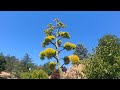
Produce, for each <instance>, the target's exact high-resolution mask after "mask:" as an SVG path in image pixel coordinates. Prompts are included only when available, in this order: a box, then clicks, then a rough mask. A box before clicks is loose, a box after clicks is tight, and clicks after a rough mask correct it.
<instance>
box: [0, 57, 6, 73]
mask: <svg viewBox="0 0 120 90" xmlns="http://www.w3.org/2000/svg"><path fill="white" fill-rule="evenodd" d="M5 64H6V61H5V58H4V56H2V55H0V73H1V71H4V70H5Z"/></svg>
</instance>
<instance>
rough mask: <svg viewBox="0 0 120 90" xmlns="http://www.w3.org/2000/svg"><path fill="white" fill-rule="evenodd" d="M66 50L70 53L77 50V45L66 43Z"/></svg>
mask: <svg viewBox="0 0 120 90" xmlns="http://www.w3.org/2000/svg"><path fill="white" fill-rule="evenodd" d="M64 48H65V49H66V50H67V51H69V50H74V49H75V48H76V45H75V44H72V43H69V42H66V43H65V44H64Z"/></svg>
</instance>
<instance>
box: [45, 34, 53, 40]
mask: <svg viewBox="0 0 120 90" xmlns="http://www.w3.org/2000/svg"><path fill="white" fill-rule="evenodd" d="M54 38H55V37H54V36H53V35H52V36H47V37H45V42H50V41H52V40H54Z"/></svg>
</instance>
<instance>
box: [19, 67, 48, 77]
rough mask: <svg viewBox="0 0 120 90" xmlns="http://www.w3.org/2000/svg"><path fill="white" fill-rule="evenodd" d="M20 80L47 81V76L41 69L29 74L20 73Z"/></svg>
mask: <svg viewBox="0 0 120 90" xmlns="http://www.w3.org/2000/svg"><path fill="white" fill-rule="evenodd" d="M21 77H22V79H48V75H47V73H46V72H45V71H43V70H42V69H40V70H32V71H30V72H26V73H22V74H21Z"/></svg>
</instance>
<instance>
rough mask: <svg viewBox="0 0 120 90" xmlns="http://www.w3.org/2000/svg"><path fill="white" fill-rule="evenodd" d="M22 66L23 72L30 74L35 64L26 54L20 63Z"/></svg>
mask: <svg viewBox="0 0 120 90" xmlns="http://www.w3.org/2000/svg"><path fill="white" fill-rule="evenodd" d="M20 66H21V67H22V70H23V72H28V71H29V69H30V68H31V69H32V68H34V64H33V63H32V59H31V58H30V56H29V54H27V53H26V54H25V56H24V58H23V59H22V60H21V62H20Z"/></svg>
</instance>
